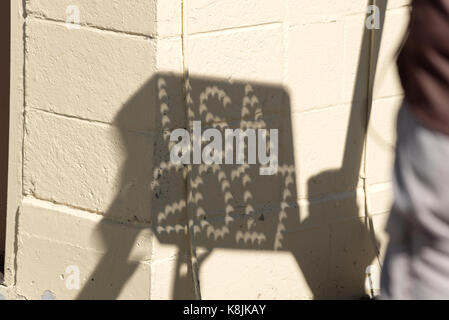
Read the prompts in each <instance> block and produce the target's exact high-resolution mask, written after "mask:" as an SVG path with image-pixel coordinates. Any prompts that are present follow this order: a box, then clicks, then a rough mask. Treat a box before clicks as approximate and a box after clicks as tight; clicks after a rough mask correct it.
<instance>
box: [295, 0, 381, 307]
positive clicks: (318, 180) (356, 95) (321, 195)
mask: <svg viewBox="0 0 449 320" xmlns="http://www.w3.org/2000/svg"><path fill="white" fill-rule="evenodd" d="M371 4H373V1H368V5H371ZM376 5H377V7H378V8H379V14H380V17H379V18H380V28H379V29H373V30H371V29H368V28H365V29H364V33H363V39H362V44H361V48H360V55H359V62H358V68H357V73H356V81H355V85H354V91H353V96H352V105H351V111H350V115H349V121H348V129H347V133H346V141H345V145H344V153H343V160H342V165H341V167H340V168H339V169H335V170H327V171H324V172H321V173H319V174H317V175H315V176H313V177H311V178H310V179H309V180H308V192H307V194H308V197H309V198H312V199H313V198H316V199H317V200H313V201H311V202H310V203H309V208H308V216H307V218H305V219H304V221H303V222H302V226H303V227H305V228H306V227H307V228H316V227H317V226H318V225H320V224H321V225H323V224H326V225H327V228H326V229H324V230H322V231H321V232H322V238H323V239H326V241H322V242H321V243H318V244H317V245H316V247H315V246H314V250H320V251H322V252H323V253H324V254H325V255H326V256H327V257H328V259H327V261H326V264H327V266H328V269H327V271H326V272H325V274H326V276H324V272H323V274H322V278H323V279H324V278H325V279H327V280H326V282H325V283H324V282H323V283H321V284H320V285H319V287H316V288H314V289H312V291H313V292H314V297H315V298H333V299H335V298H344V299H347V298H361V297H362V296H363V295H364V292H365V288H364V283H365V278H366V275H365V269H366V267H367V266H368V265H370V264H371V263H373V262H374V263H377V262H376V261H375V260H376V258H378V255H379V252H378V247H379V244H378V240H377V239H376V236H375V234H374V229H373V224H372V221H371V220H370V218H369V215H368V213H367V212H366V210H367V209H366V207H365V206H366V202H365V203H364V199H360V198H359V197H358V193H359V192H357V191H356V190H357V189H360V188H363V187H364V185H363V181H361V180H362V179H361V178H360V169H361V165H362V156H363V148H364V143H365V139H366V137H367V130H368V123H369V119H370V114H371V104H372V86H373V83H374V78H375V72H376V68H377V60H378V56H379V51H380V44H381V39H382V31H383V26H384V23H385V13H386V6H387V1H386V0H380V1H376ZM366 18H368V15H367V17H366ZM367 78H368V85H366V83H367V81H366V79H367ZM330 194H332V195H335V194H337V196H333V198H332V199H329V198H327V199H326V195H330ZM338 194H340V195H338ZM365 196H366V194H365ZM326 200H327V201H326ZM329 200H331V201H329ZM365 201H366V200H365ZM326 202H327V204H326ZM334 205H336V206H340V208H339V209H337V208H336V207H335V206H334ZM336 209H337V210H336ZM335 213H338V216H336V215H335ZM306 252H307V251H306ZM303 259H304V258H302V257H301V256H297V260H298V261H299V260H303ZM308 270H313V269H308V268H302V271H303V273H304V276H305V278H306V279H307V280H309V279H311V278H313V277H314V276H316V275H314V274H308ZM309 285H310V286H313V284H312V283H309Z"/></svg>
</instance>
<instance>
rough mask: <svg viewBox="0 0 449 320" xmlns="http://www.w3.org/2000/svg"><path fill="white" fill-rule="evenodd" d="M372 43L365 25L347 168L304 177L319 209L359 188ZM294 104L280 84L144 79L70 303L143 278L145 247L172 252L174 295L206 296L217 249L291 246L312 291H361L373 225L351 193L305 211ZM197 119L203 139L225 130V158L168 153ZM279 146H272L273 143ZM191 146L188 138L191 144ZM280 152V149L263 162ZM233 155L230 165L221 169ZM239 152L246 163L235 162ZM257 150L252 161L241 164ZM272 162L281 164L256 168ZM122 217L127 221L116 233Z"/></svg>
mask: <svg viewBox="0 0 449 320" xmlns="http://www.w3.org/2000/svg"><path fill="white" fill-rule="evenodd" d="M370 39H371V38H370V32H365V35H364V39H363V45H362V49H361V52H360V61H359V68H358V72H357V82H356V86H355V88H354V101H355V102H354V104H353V105H352V109H351V115H350V120H349V127H348V133H347V140H346V145H345V154H344V159H343V165H342V167H341V169H339V170H334V171H326V172H323V173H320V174H318V175H317V176H315V177H312V178H311V179H310V180H309V182H308V194H309V195H311V196H312V195H313V196H315V197H318V200H317V201H316V202H317V203H318V204H319V203H320V200H319V197H320V196H321V195H325V194H330V192H335V191H341V192H343V193H344V192H346V191H348V192H350V191H354V190H356V188H357V185H358V181H359V171H360V163H361V159H362V153H363V152H362V151H363V141H364V139H365V136H364V135H363V134H361V133H363V130H365V131H364V132H365V135H366V124H367V119H369V117H365V116H366V114H364V111H366V110H365V109H363V107H360V106H361V105H362V106H363V105H366V101H369V97H368V93H367V92H368V89H367V88H366V87H364V85H363V84H366V81H362V78H363V77H364V76H366V75H367V74H368V73H367V70H366V69H365V68H368V67H369V62H368V61H369V56H370V54H369V52H368V50H369V48H370V43H371V42H370ZM377 50H378V49H377ZM374 53H375V52H374ZM375 56H376V53H375ZM290 109H291V108H290V99H289V95H288V93H287V91H286V90H285V89H284V88H283V87H282V86H280V85H276V84H266V83H257V82H254V81H235V80H228V79H219V78H212V77H204V76H195V75H184V76H183V75H177V74H173V73H158V74H155V75H154V76H153V77H152V78H151V79H149V80H148V81H147V82H146V83H145V84H144V85H143V86H142V87H141V88H140V89H139V90H138V91H137V92H136V94H135V95H134V96H133V97H132V98H131V99H130V100H129V101H128V102H127V103H126V104H125V105H124V106H123V108H122V109H121V110H120V112H119V113H118V114H117V116H116V117H115V120H114V123H113V124H114V126H115V127H116V129H117V131H118V135H119V139H118V141H119V142H118V143H117V146H116V148H117V151H116V153H117V157H120V158H123V161H122V166H121V171H120V175H119V177H118V179H117V180H116V181H113V182H112V183H114V184H115V189H116V196H115V198H114V200H113V202H112V203H111V205H110V206H109V208H108V210H107V211H106V213H105V218H104V219H103V220H102V221H101V222H100V223H99V224H98V226H97V228H96V230H95V232H94V233H93V234H92V237H93V238H94V239H96V240H99V241H101V242H102V244H103V247H104V249H105V252H106V253H105V254H104V255H103V256H102V257H101V259H100V262H99V263H98V264H97V265H96V267H95V269H94V271H93V272H92V274H91V275H90V276H89V277H88V278H86V281H84V284H83V287H82V289H81V291H80V293H79V295H78V297H77V298H78V299H115V298H118V297H120V296H121V293H122V292H123V291H124V287H125V285H126V284H127V283H128V282H129V281H130V279H131V278H132V276H133V275H134V274H136V273H147V274H148V275H149V274H150V268H151V261H152V259H153V258H154V252H153V250H152V249H151V248H149V246H145V243H148V242H150V243H153V244H154V242H157V243H158V244H163V245H171V246H173V247H175V248H176V250H177V253H176V258H175V260H176V261H175V263H174V269H175V270H174V271H173V272H174V274H173V276H174V284H173V287H172V297H173V298H177V299H197V298H201V290H200V288H201V286H200V283H199V274H200V270H201V268H202V265H203V264H204V262H205V261H206V260H207V259H208V257H209V256H210V253H211V252H213V250H214V249H216V248H226V249H235V250H251V251H258V252H260V253H261V254H263V252H273V251H281V252H288V253H291V254H292V256H294V257H295V259H296V262H297V264H298V267H299V268H300V269H301V271H302V273H303V274H304V277H305V279H306V281H307V284H308V285H309V287H310V290H311V292H312V295H313V297H315V298H336V297H343V298H349V297H360V296H362V295H363V292H364V289H363V284H364V270H365V267H366V266H367V265H368V264H369V263H371V262H372V260H373V259H374V257H375V254H376V253H375V252H374V250H372V248H373V245H372V239H371V238H370V233H369V230H368V228H367V225H366V223H364V219H363V217H360V216H359V211H360V210H359V206H358V204H357V201H356V198H354V199H350V201H349V203H348V204H346V205H345V207H344V210H341V209H339V210H335V207H333V208H323V207H320V206H319V205H318V206H314V204H315V203H314V202H313V201H312V203H311V205H310V206H309V208H308V211H309V214H308V215H307V216H305V217H301V215H300V214H302V212H301V211H302V209H301V210H300V207H299V205H298V201H297V199H298V194H297V183H296V177H297V169H296V165H295V161H294V159H295V158H294V143H293V139H294V137H293V133H292V120H291V110H290ZM368 115H369V113H368ZM194 121H195V122H196V123H197V124H198V123H199V124H200V126H201V133H202V134H204V133H205V132H206V130H208V129H215V130H216V132H219V133H220V136H221V137H222V139H221V140H222V141H220V142H219V143H218V142H217V145H221V146H222V149H221V150H222V152H221V153H217V155H218V156H217V157H218V158H216V159H221V162H222V163H221V164H220V161H217V162H216V163H212V164H206V163H204V161H203V160H204V154H201V153H200V162H199V163H195V164H192V163H191V162H192V161H193V160H194V159H193V158H194V157H195V156H194V155H192V154H190V156H189V159H190V164H186V163H184V164H183V163H176V162H174V161H173V159H172V156H171V152H172V150H173V148H174V146H175V145H177V144H178V143H179V141H180V140H179V139H180V137H177V138H176V139H172V134H173V133H174V132H175V130H176V129H185V130H186V132H188V133H189V137H190V138H189V141H190V140H191V138H192V137H194V136H195V131H194V128H195V122H194ZM360 126H362V127H364V126H365V127H364V128H363V129H360ZM227 129H231V130H233V131H234V130H236V129H241V130H242V131H243V132H246V133H248V135H247V136H245V137H243V140H242V141H244V142H245V143H242V145H243V146H244V147H243V149H238V148H237V144H238V143H237V140H238V138H236V137H234V138H233V139H231V141H232V144H231V147H229V146H228V145H226V144H225V140H226V139H225V137H226V130H227ZM251 130H252V132H254V133H255V137H256V138H253V136H252V135H251V134H250V132H251ZM262 130H265V131H262ZM234 132H235V131H234ZM259 132H265V133H266V137H265V138H266V140H259V139H258V138H259V136H258V133H259ZM276 134H277V139H275V138H276ZM262 136H263V135H262ZM212 141H214V142H215V136H214V138H213V140H212V138H210V139H209V140H208V139H204V138H203V141H200V142H198V143H199V144H197V146H201V149H202V150H203V151H204V149H205V147H206V146H207V145H208V144H209V143H211V142H212ZM217 141H218V140H217ZM251 141H253V142H254V141H255V143H251ZM274 141H277V142H278V143H277V144H274V145H273V144H272V142H274ZM190 142H193V144H195V139H192V141H190ZM262 147H263V148H262ZM276 147H277V156H276V157H274V158H270V157H269V156H270V155H274V154H276V152H275V150H276ZM214 150H215V149H214ZM217 150H218V149H217ZM261 150H262V151H261ZM189 151H192V153H194V150H192V149H189ZM231 151H232V157H230V159H232V161H231V162H232V163H229V164H224V160H225V158H226V154H227V153H229V154H230V153H231ZM240 151H242V153H243V154H244V158H245V162H244V163H243V164H240V163H238V159H237V154H238V153H239V152H240ZM214 152H215V151H214ZM211 154H212V153H209V156H210V155H211ZM213 154H215V153H213ZM255 154H257V157H256V158H255V159H256V160H255V161H253V162H254V163H252V164H248V162H249V159H250V158H251V156H252V155H255ZM178 156H179V154H178ZM263 156H265V158H267V157H268V158H269V161H267V163H266V164H261V161H260V159H263ZM253 160H254V159H253ZM268 165H269V166H271V165H273V167H276V170H275V171H274V172H272V174H267V175H264V174H261V169H263V168H266V167H267V166H268ZM342 179H343V180H344V181H350V183H349V184H345V186H348V185H349V189H348V190H340V189H339V188H340V181H341V180H342ZM333 203H338V199H336V201H335V202H333ZM335 212H342V213H343V214H344V215H345V217H347V218H348V219H347V221H346V222H345V223H343V222H341V223H337V222H335V223H334V222H332V223H331V220H332V219H331V217H330V215H332V213H335ZM323 217H324V218H323ZM323 219H324V220H323ZM343 220H345V219H343ZM340 221H341V219H340ZM348 222H349V223H348ZM117 223H119V224H122V225H123V227H122V228H121V229H120V231H117V230H118V229H117V227H116V225H117ZM351 224H352V225H351ZM323 226H324V227H323ZM338 241H340V242H338ZM150 247H151V246H150ZM153 247H154V246H153ZM146 248H149V249H146ZM337 250H340V251H343V252H344V253H342V252H336V251H337ZM316 253H318V254H316ZM334 257H337V259H339V260H338V261H336V260H335V259H334ZM229 263H233V262H231V261H229ZM234 263H238V262H234ZM272 263H273V264H276V263H278V262H277V261H273V262H272ZM145 281H150V277H149V276H148V278H145ZM167 285H169V284H167ZM140 287H146V288H148V287H150V286H149V285H147V286H140ZM133 288H134V287H133ZM136 290H137V291H138V290H140V289H138V288H136ZM127 291H129V290H127ZM140 293H141V292H136V293H135V296H136V297H139V294H140ZM148 295H149V293H148V292H147V296H148ZM128 296H129V295H128ZM132 296H133V294H131V297H132ZM140 296H142V295H140Z"/></svg>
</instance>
